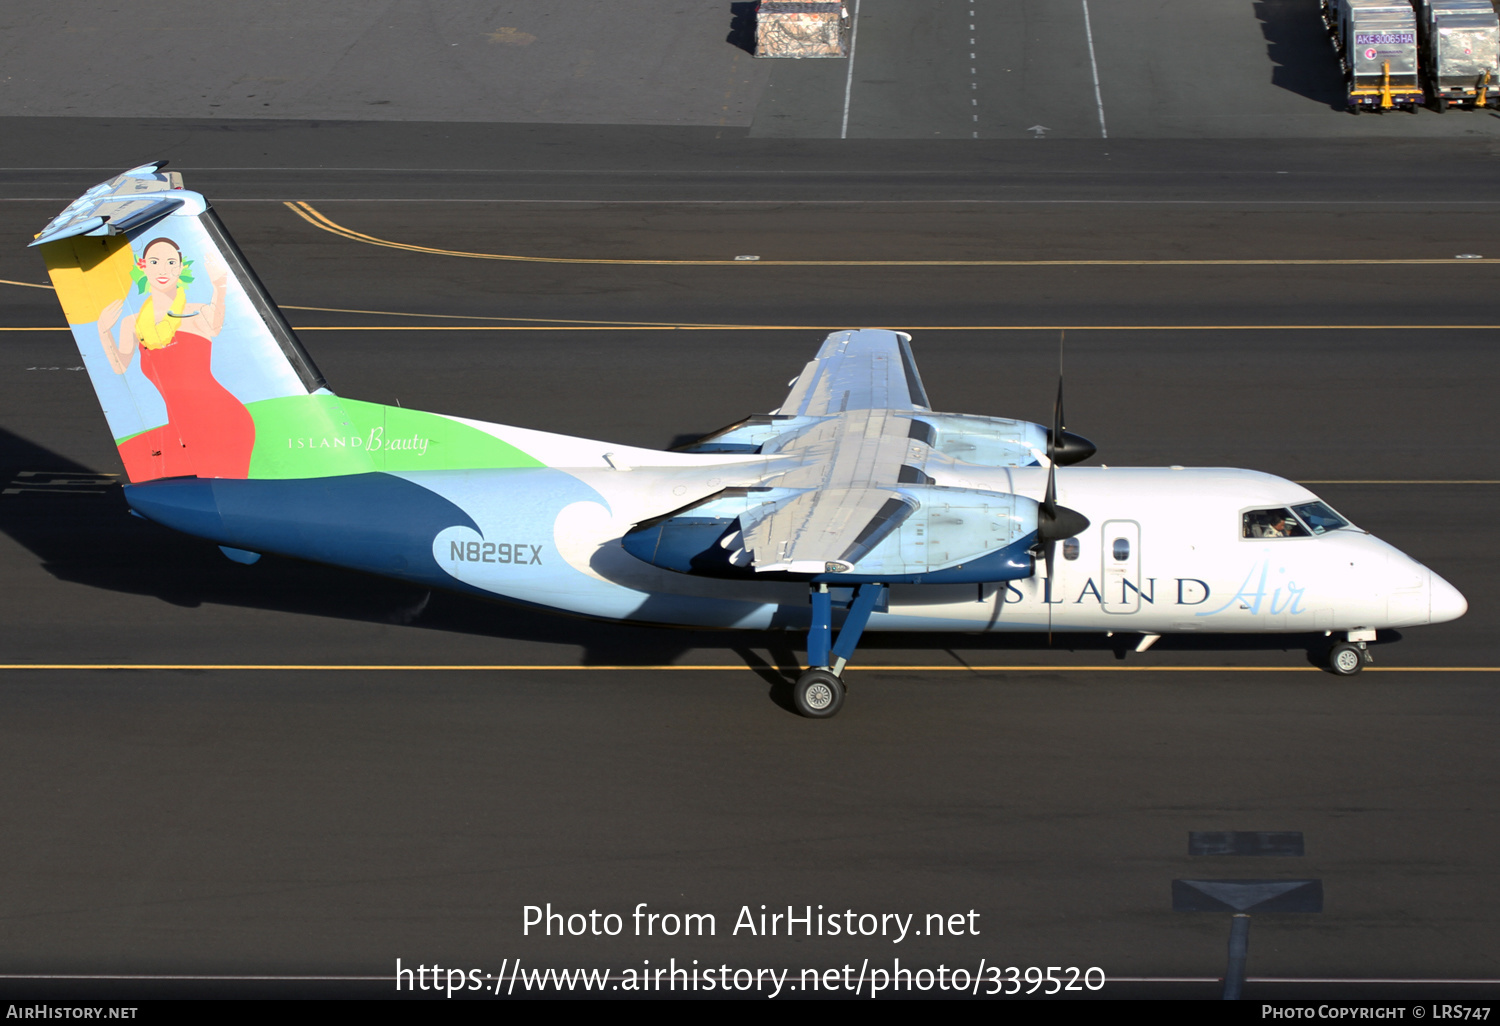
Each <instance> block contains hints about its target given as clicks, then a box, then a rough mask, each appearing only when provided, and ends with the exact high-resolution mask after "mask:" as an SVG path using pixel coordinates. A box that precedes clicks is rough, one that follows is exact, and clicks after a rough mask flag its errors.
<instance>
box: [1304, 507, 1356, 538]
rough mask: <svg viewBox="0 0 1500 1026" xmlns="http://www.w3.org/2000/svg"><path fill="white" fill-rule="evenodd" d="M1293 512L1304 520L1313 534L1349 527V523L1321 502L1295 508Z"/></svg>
mask: <svg viewBox="0 0 1500 1026" xmlns="http://www.w3.org/2000/svg"><path fill="white" fill-rule="evenodd" d="M1292 510H1293V511H1294V512H1295V513H1296V514H1297V516H1299V517H1301V518H1302V522H1303V523H1304V524H1306V525H1307V526H1308V527H1310V528H1312V533H1313V534H1324V533H1326V532H1328V531H1337V530H1338V529H1339V528H1341V527H1348V526H1349V521H1347V520H1345V519H1344V518H1343V517H1341V516H1339V515H1338V514H1337V513H1335V512H1334V511H1333V510H1331V509H1329V508H1328V506H1327V505H1325V504H1324V503H1321V502H1306V503H1303V504H1302V505H1301V506H1293V507H1292Z"/></svg>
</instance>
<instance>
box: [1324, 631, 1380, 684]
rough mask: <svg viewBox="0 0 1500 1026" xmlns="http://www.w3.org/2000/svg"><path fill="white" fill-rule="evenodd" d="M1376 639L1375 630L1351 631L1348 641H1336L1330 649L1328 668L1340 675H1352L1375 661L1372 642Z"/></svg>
mask: <svg viewBox="0 0 1500 1026" xmlns="http://www.w3.org/2000/svg"><path fill="white" fill-rule="evenodd" d="M1374 640H1375V632H1374V631H1349V633H1348V640H1347V641H1336V642H1334V643H1333V645H1332V646H1331V647H1330V648H1329V649H1328V669H1329V671H1331V672H1332V673H1336V674H1338V675H1339V676H1340V677H1352V676H1354V675H1355V674H1356V673H1358V672H1359V671H1360V670H1363V669H1364V668H1365V664H1366V663H1373V662H1374V661H1375V658H1374V657H1373V656H1372V655H1370V647H1369V646H1370V642H1372V641H1374Z"/></svg>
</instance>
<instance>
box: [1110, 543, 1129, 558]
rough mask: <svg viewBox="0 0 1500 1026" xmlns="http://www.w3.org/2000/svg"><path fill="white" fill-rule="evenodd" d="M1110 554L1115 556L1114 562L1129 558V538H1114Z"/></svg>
mask: <svg viewBox="0 0 1500 1026" xmlns="http://www.w3.org/2000/svg"><path fill="white" fill-rule="evenodd" d="M1110 554H1111V555H1113V556H1114V557H1115V562H1116V563H1123V562H1125V561H1126V560H1127V559H1129V558H1130V539H1129V538H1116V539H1115V543H1114V545H1113V547H1112V548H1111V550H1110Z"/></svg>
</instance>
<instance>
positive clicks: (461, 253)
mask: <svg viewBox="0 0 1500 1026" xmlns="http://www.w3.org/2000/svg"><path fill="white" fill-rule="evenodd" d="M283 205H284V206H285V207H286V208H287V209H289V210H291V211H292V212H293V213H294V214H296V215H297V216H298V217H300V218H302V220H304V221H306V222H307V223H308V224H310V225H313V226H314V227H316V228H320V229H322V230H323V231H325V232H329V233H331V234H333V235H337V236H339V237H341V238H345V239H349V240H350V241H353V242H363V243H365V244H367V245H370V246H384V247H386V248H387V249H400V250H405V251H406V252H408V253H427V254H430V255H432V256H450V257H464V258H466V259H469V260H505V261H511V262H515V263H528V264H619V265H646V266H669V267H1258V266H1264V267H1301V266H1309V265H1311V266H1320V267H1322V266H1326V267H1352V266H1369V265H1389V266H1398V267H1405V266H1412V265H1421V264H1444V265H1452V264H1500V259H1493V258H1484V257H1477V258H1472V259H1462V260H1460V259H1457V258H1455V257H1398V258H1394V259H1391V258H1381V257H1355V258H1349V259H1333V260H1318V259H1301V258H1289V259H1238V260H1188V259H1175V260H1097V259H1076V260H764V259H761V258H756V259H754V260H737V259H734V258H730V259H728V260H723V259H720V260H673V259H640V258H636V259H620V258H609V257H543V256H522V255H519V254H514V253H475V252H472V251H470V250H461V249H441V248H439V247H436V246H418V245H413V244H412V243H408V242H393V241H391V240H390V239H382V238H379V237H378V236H375V235H366V234H365V233H364V232H358V231H355V230H354V229H352V228H347V227H345V226H344V225H341V224H339V223H338V222H337V221H334V220H333V219H332V218H330V217H328V215H326V214H324V213H321V212H320V211H319V210H317V208H315V207H314V206H313V205H312V204H310V203H307V202H304V201H301V200H298V201H295V202H284V204H283Z"/></svg>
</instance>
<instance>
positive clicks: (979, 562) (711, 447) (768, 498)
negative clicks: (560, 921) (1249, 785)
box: [32, 164, 1467, 717]
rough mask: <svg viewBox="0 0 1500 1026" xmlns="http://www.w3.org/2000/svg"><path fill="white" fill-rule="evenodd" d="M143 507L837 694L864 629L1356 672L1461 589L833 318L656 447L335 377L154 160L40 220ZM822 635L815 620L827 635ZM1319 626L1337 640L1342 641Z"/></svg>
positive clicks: (1317, 517) (1241, 488)
mask: <svg viewBox="0 0 1500 1026" xmlns="http://www.w3.org/2000/svg"><path fill="white" fill-rule="evenodd" d="M32 245H34V246H37V247H39V248H40V249H41V252H42V256H43V257H44V258H45V260H46V263H47V269H48V271H49V273H50V274H51V277H52V281H53V283H54V285H55V286H56V289H57V295H58V298H59V300H60V301H61V303H62V306H63V310H64V312H65V314H66V315H67V319H68V324H69V325H70V327H71V329H72V332H73V335H74V338H75V339H76V340H77V343H78V348H79V351H80V352H81V353H82V355H83V361H84V364H85V366H87V368H88V371H89V376H90V378H91V380H92V381H93V385H94V388H95V390H96V391H97V393H98V395H99V400H100V402H101V404H102V405H103V407H104V413H105V417H106V418H107V420H108V422H109V427H110V431H111V432H112V433H113V435H114V438H115V442H116V444H117V446H118V447H119V452H120V458H121V460H122V461H123V462H124V465H125V470H126V473H127V474H128V476H129V480H130V483H129V484H128V485H126V487H125V497H126V500H127V501H128V502H129V504H130V506H131V508H132V510H133V511H134V512H135V513H137V514H138V515H140V516H143V517H145V518H147V519H149V520H152V521H155V522H156V523H158V524H163V525H165V526H167V527H170V528H174V529H176V530H179V531H182V532H185V533H187V534H190V535H195V536H197V537H200V538H206V539H208V540H210V541H212V542H215V543H217V544H218V545H219V546H220V547H222V549H223V550H224V553H225V554H226V555H227V556H228V557H229V558H230V559H234V560H238V561H240V562H243V563H253V562H254V561H255V560H256V559H258V558H259V556H260V554H261V553H266V552H271V553H276V554H279V555H283V556H290V557H295V558H299V559H306V560H312V561H316V562H319V563H326V564H330V565H333V566H339V567H347V568H350V569H353V570H360V571H365V572H368V573H373V574H381V575H385V576H389V577H394V578H399V579H401V580H405V581H411V582H414V583H419V584H422V585H427V586H431V587H441V588H448V589H452V590H455V591H460V592H468V593H471V594H477V595H483V596H489V597H494V598H500V599H505V600H508V601H512V602H518V603H525V604H529V605H533V606H539V607H545V608H549V609H554V610H559V611H564V612H569V613H574V614H581V615H583V616H587V617H597V618H603V619H611V620H625V621H633V622H638V623H642V624H671V625H683V626H692V627H716V628H728V627H737V628H749V629H755V630H766V629H774V628H782V629H793V630H806V631H808V640H807V648H808V663H809V665H810V669H808V670H807V672H805V673H804V674H802V676H801V677H800V678H799V680H798V682H797V684H796V687H795V691H794V694H795V698H796V703H797V707H798V709H799V710H800V711H801V712H802V713H804V714H805V715H808V716H814V717H824V716H831V715H833V714H834V713H835V712H837V711H838V709H839V708H840V706H841V705H842V703H843V700H844V683H843V680H842V678H841V674H842V672H843V670H844V667H845V665H846V664H847V662H848V661H849V659H850V658H851V656H853V654H854V650H855V646H856V645H857V644H858V642H859V638H860V635H861V632H863V631H864V630H866V629H869V630H899V631H950V632H952V631H1032V632H1036V631H1110V632H1136V633H1139V634H1140V636H1141V640H1140V643H1139V645H1138V646H1137V651H1145V650H1146V649H1147V648H1149V647H1150V645H1151V644H1152V643H1153V642H1154V641H1156V639H1157V638H1158V637H1159V636H1160V635H1162V634H1167V633H1178V632H1186V631H1191V632H1228V633H1235V632H1238V633H1260V632H1298V633H1317V634H1322V635H1324V636H1326V637H1329V638H1330V639H1332V643H1331V646H1330V652H1329V666H1330V668H1331V669H1332V670H1334V671H1335V672H1337V673H1343V674H1351V673H1355V672H1357V671H1358V670H1359V669H1360V667H1361V665H1362V663H1363V662H1365V661H1367V660H1368V658H1369V653H1368V650H1367V643H1368V642H1370V641H1372V640H1374V639H1375V637H1376V632H1377V631H1378V630H1381V629H1383V628H1395V627H1407V626H1411V625H1415V624H1425V623H1440V622H1442V621H1445V620H1452V619H1455V618H1456V617H1459V616H1462V615H1463V613H1464V611H1465V610H1466V608H1467V604H1466V603H1465V601H1464V598H1463V596H1462V595H1460V594H1459V593H1458V591H1457V590H1455V589H1454V588H1453V587H1452V585H1450V584H1448V582H1446V581H1444V580H1443V579H1442V578H1440V577H1438V576H1437V575H1436V574H1434V573H1432V572H1431V571H1430V570H1428V569H1427V568H1426V567H1424V566H1422V565H1421V564H1420V563H1418V562H1416V561H1415V560H1413V559H1411V558H1409V557H1407V556H1406V555H1404V554H1403V553H1401V552H1399V551H1397V550H1396V549H1395V548H1392V547H1391V546H1390V545H1387V544H1386V543H1384V542H1382V541H1380V540H1379V539H1377V538H1375V537H1373V536H1371V535H1370V534H1368V533H1366V532H1364V531H1361V530H1359V529H1358V528H1356V527H1354V526H1353V525H1352V524H1350V523H1349V522H1348V521H1347V520H1345V519H1344V518H1343V517H1342V516H1340V515H1339V514H1338V513H1336V512H1334V511H1333V510H1332V509H1331V508H1329V507H1328V506H1327V505H1326V504H1325V503H1323V502H1320V501H1319V500H1318V497H1317V496H1316V495H1314V494H1312V493H1311V492H1309V491H1308V490H1307V489H1305V488H1303V487H1301V486H1299V485H1297V484H1294V483H1292V482H1291V481H1286V480H1283V479H1282V478H1278V477H1273V476H1271V475H1269V474H1262V473H1257V472H1255V471H1250V470H1231V469H1185V468H1180V467H1172V468H1144V467H1139V468H1138V467H1131V468H1123V467H1108V468H1106V467H1097V468H1092V467H1091V468H1081V467H1080V468H1071V469H1068V470H1066V471H1064V472H1062V473H1059V472H1058V467H1059V466H1070V465H1071V464H1074V463H1077V462H1079V461H1081V460H1083V459H1086V458H1088V457H1089V456H1090V455H1092V454H1093V452H1094V447H1093V445H1091V444H1090V443H1088V442H1087V441H1086V440H1084V439H1082V438H1080V437H1079V436H1077V435H1073V434H1070V433H1068V432H1066V431H1064V430H1063V425H1062V392H1061V387H1060V386H1059V390H1058V403H1057V408H1056V413H1055V416H1054V422H1053V425H1052V428H1051V429H1050V430H1049V429H1048V428H1047V427H1045V426H1043V425H1040V424H1032V423H1028V422H1025V421H1016V420H1006V419H1001V418H997V417H980V416H968V415H962V414H952V413H936V412H933V410H932V409H931V406H930V404H929V403H928V400H927V395H926V392H925V391H924V390H923V388H922V382H921V379H920V378H919V377H918V375H917V369H916V365H915V363H914V362H913V360H912V355H911V349H910V346H909V342H910V336H907V335H905V334H903V333H901V332H896V331H876V330H859V331H841V332H836V333H834V334H832V335H829V336H828V338H827V339H826V340H825V341H824V342H823V346H822V348H821V349H819V350H818V353H817V356H816V357H815V358H814V359H813V360H812V362H810V363H808V364H807V366H806V367H804V368H803V369H802V372H801V373H800V374H799V375H798V376H797V378H796V379H795V380H794V381H793V382H792V384H791V393H790V394H789V395H788V396H787V398H786V399H785V401H783V402H782V404H781V406H780V407H779V408H778V409H777V410H775V411H774V412H772V413H769V414H766V415H763V416H753V417H750V418H748V419H746V420H743V421H741V422H739V423H737V424H734V425H732V426H730V427H727V428H724V429H723V430H721V431H718V432H715V433H714V434H711V435H709V436H707V437H705V438H702V439H700V440H698V441H697V442H695V443H693V444H691V445H688V446H685V447H682V448H681V449H679V450H677V451H673V452H658V451H655V450H650V449H638V448H632V447H630V446H624V445H610V444H607V443H604V442H595V441H588V440H585V439H580V438H571V437H568V436H564V435H556V434H549V433H545V432H541V431H532V430H528V429H526V428H520V427H509V426H505V425H500V424H489V423H485V422H482V421H476V420H467V419H464V418H461V417H451V416H443V415H441V414H435V413H421V412H418V411H415V410H408V409H403V408H401V407H392V406H379V405H375V404H372V403H365V402H359V401H357V400H352V399H344V398H341V397H339V396H337V395H335V394H333V393H332V392H331V391H329V389H328V388H327V387H326V385H325V383H324V380H323V378H322V376H321V375H320V374H319V373H318V371H317V369H316V368H315V367H314V365H313V362H312V360H311V359H309V357H308V355H307V353H306V352H305V351H304V350H303V348H302V345H301V343H300V342H299V341H298V339H297V337H296V335H295V333H294V332H293V331H292V329H291V328H290V327H289V326H288V324H287V323H286V321H285V319H284V318H283V317H282V316H281V313H280V311H279V310H278V309H277V308H276V306H275V304H274V303H272V301H271V299H270V297H269V296H268V295H267V294H266V292H265V289H264V288H263V287H262V286H261V284H260V282H259V281H258V280H257V279H256V277H255V275H254V274H253V273H252V272H251V270H250V268H249V266H248V265H247V264H246V263H245V260H244V258H243V256H242V255H241V254H240V252H239V250H238V248H237V247H236V246H235V245H234V243H233V242H232V241H231V240H230V238H229V236H228V234H227V233H226V232H225V231H224V228H223V226H222V224H221V223H220V222H219V219H218V217H217V216H216V215H215V214H214V211H213V210H212V208H210V207H209V205H208V203H207V202H205V200H204V198H203V197H202V196H201V195H199V194H198V193H194V192H188V191H185V190H183V188H182V181H181V178H180V176H178V175H177V174H176V173H170V172H163V171H162V170H161V165H160V164H151V165H147V166H144V167H139V168H136V169H134V170H131V171H127V172H125V173H124V174H122V175H120V176H118V177H116V178H113V179H111V180H110V181H108V182H105V183H103V184H102V185H98V186H96V187H94V188H93V189H90V190H89V191H88V192H87V193H86V194H85V195H84V196H82V197H80V198H79V199H78V200H77V201H75V202H74V203H73V204H72V205H70V206H69V207H68V208H67V209H66V210H64V211H63V212H62V214H60V215H59V216H58V217H57V218H56V219H55V220H53V221H52V223H51V224H49V225H47V227H46V228H45V229H44V230H43V231H42V232H41V233H40V234H39V235H38V236H37V237H36V241H35V242H33V243H32ZM835 628H838V632H837V636H836V637H835V635H834V630H835ZM1339 635H1341V636H1342V637H1338V636H1339Z"/></svg>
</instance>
